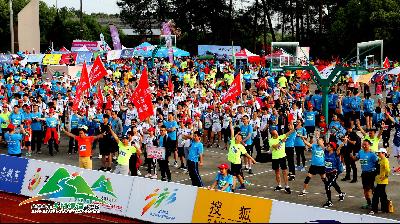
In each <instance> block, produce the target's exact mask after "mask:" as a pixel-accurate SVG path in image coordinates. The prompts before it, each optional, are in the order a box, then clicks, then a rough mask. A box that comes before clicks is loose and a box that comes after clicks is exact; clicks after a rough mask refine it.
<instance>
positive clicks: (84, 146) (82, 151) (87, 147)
mask: <svg viewBox="0 0 400 224" xmlns="http://www.w3.org/2000/svg"><path fill="white" fill-rule="evenodd" d="M75 140H76V141H78V150H79V156H80V157H89V156H91V155H92V143H93V141H94V137H93V136H85V137H83V138H81V137H79V136H76V137H75Z"/></svg>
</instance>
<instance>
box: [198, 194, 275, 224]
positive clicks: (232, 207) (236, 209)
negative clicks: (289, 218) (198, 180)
mask: <svg viewBox="0 0 400 224" xmlns="http://www.w3.org/2000/svg"><path fill="white" fill-rule="evenodd" d="M271 208H272V200H269V199H265V198H258V197H253V196H247V195H240V194H234V193H227V192H221V191H215V190H207V189H203V188H199V190H198V192H197V199H196V204H195V209H194V212H193V218H192V222H193V223H220V222H223V223H225V222H227V223H244V222H246V223H250V222H254V223H269V221H270V213H271Z"/></svg>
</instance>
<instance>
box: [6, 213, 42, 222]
mask: <svg viewBox="0 0 400 224" xmlns="http://www.w3.org/2000/svg"><path fill="white" fill-rule="evenodd" d="M1 215H3V216H7V217H10V218H13V219H19V220H22V221H25V222H33V223H40V222H36V221H33V220H30V219H24V218H20V217H18V216H13V215H8V214H4V213H0V216H1Z"/></svg>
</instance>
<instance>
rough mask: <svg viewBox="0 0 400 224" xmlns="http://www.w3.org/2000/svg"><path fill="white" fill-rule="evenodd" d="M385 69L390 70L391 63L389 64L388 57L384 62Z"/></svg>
mask: <svg viewBox="0 0 400 224" xmlns="http://www.w3.org/2000/svg"><path fill="white" fill-rule="evenodd" d="M383 68H386V69H387V68H390V62H389V58H388V57H386V58H385V61H384V62H383Z"/></svg>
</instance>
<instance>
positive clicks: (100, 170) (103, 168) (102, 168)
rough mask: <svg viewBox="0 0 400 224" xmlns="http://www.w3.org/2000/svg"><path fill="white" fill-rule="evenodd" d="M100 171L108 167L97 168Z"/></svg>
mask: <svg viewBox="0 0 400 224" xmlns="http://www.w3.org/2000/svg"><path fill="white" fill-rule="evenodd" d="M97 170H98V171H105V170H106V168H105V167H100V168H99V169H97Z"/></svg>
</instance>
